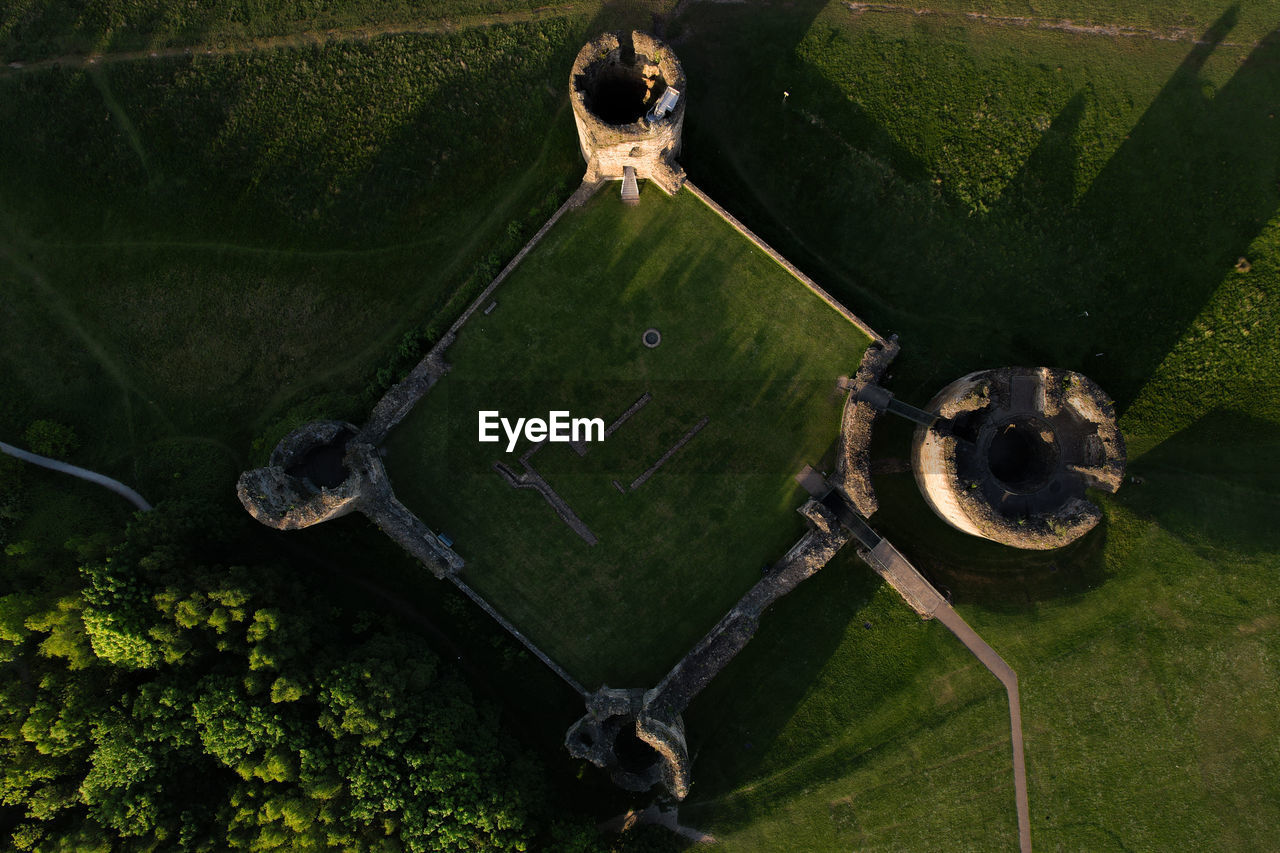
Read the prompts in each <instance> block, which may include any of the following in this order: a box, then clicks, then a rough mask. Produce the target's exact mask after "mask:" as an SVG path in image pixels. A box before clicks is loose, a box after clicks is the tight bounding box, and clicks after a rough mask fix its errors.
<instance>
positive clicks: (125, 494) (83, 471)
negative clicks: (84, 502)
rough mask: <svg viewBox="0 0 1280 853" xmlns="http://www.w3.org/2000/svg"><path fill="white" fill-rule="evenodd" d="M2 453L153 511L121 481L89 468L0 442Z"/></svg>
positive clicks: (144, 500)
mask: <svg viewBox="0 0 1280 853" xmlns="http://www.w3.org/2000/svg"><path fill="white" fill-rule="evenodd" d="M0 453H5V454H8V455H9V456H12V457H14V458H15V459H21V460H22V461H23V462H30V463H31V464H32V465H39V466H40V467H41V468H48V469H49V470H50V471H60V472H61V473H63V474H70V475H71V476H72V477H79V478H80V479H81V480H87V481H89V482H90V483H97V484H98V485H99V486H102V487H103V488H105V489H110V490H111V491H113V492H115V493H116V494H117V495H120V497H122V498H124V499H125V500H127V501H128V502H129V503H131V504H133V505H134V506H136V507H137V508H138V509H140V510H142V511H143V512H148V511H150V509H151V504H149V503H147V501H146V499H145V498H144V497H142V495H140V494H138V493H137V492H135V491H134V490H133V489H131V488H129V487H128V486H126V485H125V484H124V483H122V482H120V481H119V480H113V479H111V478H110V477H108V476H106V475H105V474H99V473H97V472H96V471H90V470H89V469H88V468H81V467H80V466H78V465H68V464H67V463H66V462H59V461H58V460H57V459H50V458H49V457H47V456H37V455H36V454H34V453H29V452H28V451H26V450H21V449H19V448H17V447H14V446H13V445H12V444H5V443H4V442H3V441H0Z"/></svg>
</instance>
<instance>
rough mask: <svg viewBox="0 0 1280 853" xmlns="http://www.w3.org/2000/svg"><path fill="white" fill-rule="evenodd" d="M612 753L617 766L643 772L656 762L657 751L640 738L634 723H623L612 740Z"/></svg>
mask: <svg viewBox="0 0 1280 853" xmlns="http://www.w3.org/2000/svg"><path fill="white" fill-rule="evenodd" d="M613 754H614V755H616V756H617V757H618V766H619V767H621V768H622V769H623V770H625V771H626V772H628V773H644V772H645V771H646V770H648V769H649V768H650V767H652V766H653V765H655V764H657V763H658V751H657V750H656V749H654V748H653V747H651V746H649V744H647V743H645V742H644V741H642V740H640V736H639V735H637V734H636V727H635V726H634V725H625V726H623V727H622V728H621V729H620V730H619V731H618V736H617V738H616V739H615V740H614V741H613Z"/></svg>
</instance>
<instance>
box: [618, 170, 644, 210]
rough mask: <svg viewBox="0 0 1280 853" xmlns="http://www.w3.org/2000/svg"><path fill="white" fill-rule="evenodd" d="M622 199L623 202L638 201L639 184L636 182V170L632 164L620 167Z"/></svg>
mask: <svg viewBox="0 0 1280 853" xmlns="http://www.w3.org/2000/svg"><path fill="white" fill-rule="evenodd" d="M622 201H623V202H624V203H625V204H639V203H640V185H639V184H637V183H636V170H635V168H634V167H632V166H624V167H623V169H622Z"/></svg>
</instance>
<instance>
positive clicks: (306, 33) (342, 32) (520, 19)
mask: <svg viewBox="0 0 1280 853" xmlns="http://www.w3.org/2000/svg"><path fill="white" fill-rule="evenodd" d="M598 6H599V4H598V3H595V2H589V1H584V2H570V3H561V4H557V5H548V6H542V7H539V8H537V9H527V10H518V11H514V12H495V13H490V14H488V15H460V16H458V17H456V18H439V19H435V20H428V21H417V22H405V23H399V24H381V25H377V26H371V27H343V28H335V29H330V30H318V31H317V30H303V31H302V32H297V33H289V34H287V35H279V36H269V37H265V38H256V39H247V40H244V41H236V42H231V43H226V42H220V43H218V44H192V45H180V46H174V47H155V48H150V49H143V50H122V51H116V52H112V53H90V54H81V53H69V54H64V55H62V56H51V57H48V58H45V59H37V60H33V61H30V62H23V61H21V60H15V61H11V62H9V63H8V65H7V66H5V67H0V77H7V76H10V75H14V74H23V73H27V72H31V71H41V70H46V69H51V68H86V67H87V68H92V67H93V66H95V65H106V64H111V63H115V62H136V61H138V60H145V59H174V58H177V57H182V56H225V55H228V54H236V53H254V52H255V51H260V50H277V49H281V48H285V49H288V48H294V49H296V48H300V47H314V46H322V45H328V44H342V43H346V42H361V41H370V40H372V39H375V38H379V37H381V36H394V35H431V34H436V33H447V32H453V31H455V30H465V29H471V28H474V27H488V26H495V25H500V24H519V23H525V22H528V21H538V20H543V19H545V18H559V17H567V16H569V15H574V14H578V13H582V12H587V11H591V10H593V9H595V8H597V7H598Z"/></svg>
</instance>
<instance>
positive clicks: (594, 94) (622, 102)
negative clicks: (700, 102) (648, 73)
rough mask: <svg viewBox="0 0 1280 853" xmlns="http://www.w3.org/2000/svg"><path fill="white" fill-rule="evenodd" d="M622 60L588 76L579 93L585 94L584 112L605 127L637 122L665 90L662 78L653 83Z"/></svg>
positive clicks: (636, 66) (638, 68) (638, 66)
mask: <svg viewBox="0 0 1280 853" xmlns="http://www.w3.org/2000/svg"><path fill="white" fill-rule="evenodd" d="M631 56H632V60H631V61H630V62H628V61H627V60H626V59H625V58H621V59H619V60H617V61H609V62H606V63H605V64H604V65H603V66H602V67H600V68H597V69H595V70H594V72H591V73H590V74H589V79H588V80H587V81H586V85H585V86H584V87H583V90H584V92H585V94H586V102H587V109H589V110H591V112H592V113H594V114H595V115H596V116H597V117H598V118H599V119H600V120H601V121H605V122H608V123H609V124H631V123H632V122H636V121H639V120H640V117H641V116H643V115H644V114H645V113H646V112H647V111H648V109H649V107H650V106H652V105H653V102H654V99H655V98H657V97H658V96H660V95H661V94H662V92H663V91H664V90H665V89H666V84H664V83H663V82H662V78H661V77H659V78H658V79H656V80H654V81H653V88H652V89H651V88H650V87H649V82H650V81H649V80H647V79H645V77H644V76H643V75H642V74H641V73H640V72H641V66H642V63H637V62H636V61H635V53H634V52H633V53H632V54H631Z"/></svg>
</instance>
